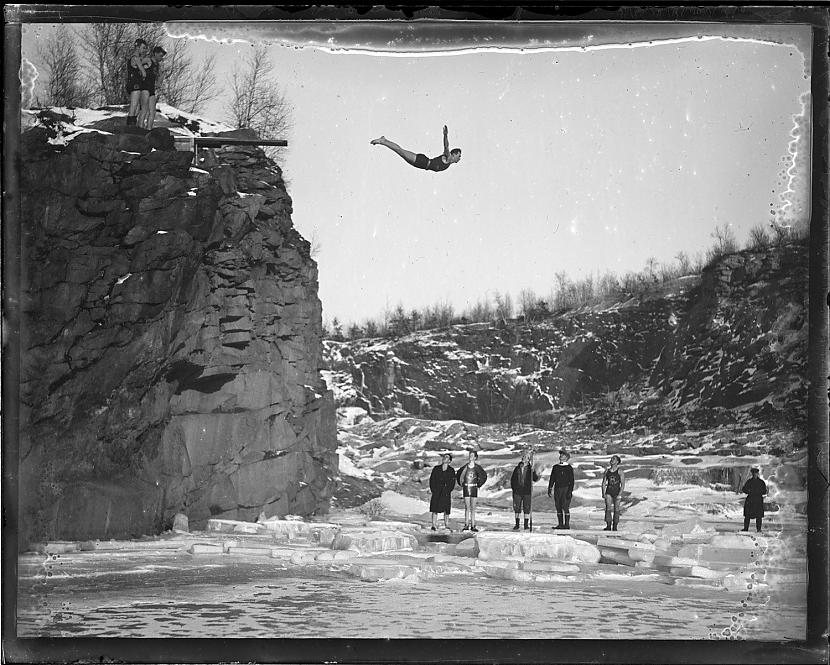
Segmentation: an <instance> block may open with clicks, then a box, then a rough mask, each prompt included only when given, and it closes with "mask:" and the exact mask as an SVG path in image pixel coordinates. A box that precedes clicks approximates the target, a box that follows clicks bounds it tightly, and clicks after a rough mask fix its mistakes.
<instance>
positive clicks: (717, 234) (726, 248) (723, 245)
mask: <svg viewBox="0 0 830 665" xmlns="http://www.w3.org/2000/svg"><path fill="white" fill-rule="evenodd" d="M709 235H710V236H711V237H712V239H713V240H714V241H715V245H714V247H712V250H710V251H712V252H713V253H714V256H715V258H719V257H721V256H724V255H725V254H731V253H732V252H736V251H738V243H737V241H736V240H735V233H734V232H733V231H732V227H731V226H729V225H728V224H723V225H721V224H718V225H717V226H716V227H715V229H714V231H712V233H710V234H709Z"/></svg>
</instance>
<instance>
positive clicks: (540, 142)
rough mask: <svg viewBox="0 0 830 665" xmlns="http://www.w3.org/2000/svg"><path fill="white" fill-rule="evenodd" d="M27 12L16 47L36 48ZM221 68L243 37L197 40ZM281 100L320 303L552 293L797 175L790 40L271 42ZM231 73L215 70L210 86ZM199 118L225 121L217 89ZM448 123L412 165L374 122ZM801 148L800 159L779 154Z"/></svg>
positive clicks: (691, 245)
mask: <svg viewBox="0 0 830 665" xmlns="http://www.w3.org/2000/svg"><path fill="white" fill-rule="evenodd" d="M47 29H48V28H43V27H41V28H37V29H36V28H32V27H27V28H26V30H25V31H24V47H23V52H24V57H25V56H28V57H29V58H30V59H32V60H33V61H35V62H36V56H35V54H34V51H33V48H32V44H33V43H34V39H33V37H35V36H36V35H37V34H43V32H44V30H47ZM192 44H193V53H194V55H195V56H196V57H204V56H205V55H206V54H208V53H216V54H217V55H218V56H219V57H218V65H219V67H218V69H219V77H220V81H223V82H224V81H225V77H226V76H227V73H228V72H229V71H230V69H231V67H232V66H233V63H234V62H235V61H237V60H238V59H239V57H240V56H241V55H244V54H245V53H246V52H247V51H248V50H249V49H250V47H249V46H247V45H245V44H240V43H236V44H217V43H212V42H205V41H197V40H194V41H193V42H192ZM270 50H271V54H272V58H273V61H274V64H275V70H276V73H277V75H278V77H279V82H280V84H281V85H282V86H283V87H284V90H285V94H286V96H287V97H288V99H289V100H290V102H291V103H292V105H293V106H294V127H293V131H292V132H291V134H290V136H288V137H287V138H288V139H289V142H290V147H289V149H288V151H287V153H286V156H285V175H286V177H287V179H288V180H289V192H290V194H291V196H292V198H293V201H294V215H293V219H294V223H295V225H296V226H297V228H298V229H299V230H300V231H301V232H302V233H303V234H304V235H305V236H306V237H307V238H310V237H311V236H312V234H315V235H316V237H317V238H318V239H319V241H320V243H321V245H322V249H321V251H320V253H319V255H318V256H317V260H318V263H319V267H320V298H321V300H322V302H323V309H324V318H325V319H327V320H331V319H332V318H333V317H335V316H336V317H338V318H339V319H340V320H342V321H358V322H359V321H362V320H363V319H365V318H366V317H374V316H377V315H379V314H380V313H381V312H382V310H383V309H384V307H386V306H387V305H388V306H390V307H394V306H395V305H396V304H398V303H399V302H400V303H402V304H403V305H404V307H406V308H407V309H411V308H413V307H417V308H420V307H423V306H425V305H430V304H433V303H435V302H438V301H440V300H446V301H448V302H450V303H452V304H453V305H455V307H456V308H457V309H461V308H464V307H465V306H466V305H467V304H470V303H472V302H475V301H476V300H478V299H479V298H481V297H483V296H485V295H490V296H492V294H493V292H494V291H496V290H498V291H502V292H504V291H508V292H511V293H512V294H513V295H514V296H515V295H516V294H518V292H519V291H520V290H522V289H533V290H535V291H536V292H537V294H539V295H540V296H546V295H548V294H549V293H550V292H551V289H552V286H553V283H554V277H553V276H554V274H555V273H556V272H559V271H565V272H566V273H568V274H569V275H570V276H571V277H573V278H579V277H582V276H585V275H587V274H590V273H594V274H596V273H598V272H599V273H603V272H605V271H606V270H611V271H614V272H617V273H618V274H619V273H623V272H625V271H628V270H640V269H642V268H643V267H644V265H645V263H646V260H647V259H648V258H649V257H652V256H653V257H655V258H656V259H657V260H658V261H660V262H668V261H671V260H673V258H674V256H675V255H676V254H677V253H678V252H679V251H681V250H683V251H686V252H687V253H690V254H692V255H694V254H695V253H696V252H698V251H704V250H705V249H706V248H707V247H709V246H710V245H711V243H712V239H711V237H710V233H711V232H712V230H713V228H714V227H715V226H716V225H718V224H721V225H725V224H729V225H731V227H732V228H733V230H734V232H735V235H736V236H737V238H738V240H739V241H740V242H741V243H743V242H744V241H745V239H746V237H747V234H748V231H749V229H750V228H751V227H753V226H755V225H757V224H768V223H769V222H770V221H771V220H772V218H773V215H771V212H773V213H774V212H776V211H780V210H781V209H782V207H785V206H786V199H787V198H792V196H791V195H785V200H784V201H782V198H781V197H782V194H784V193H785V192H786V191H787V189H788V188H790V189H793V188H795V189H799V188H800V193H801V194H802V196H801V197H800V198H799V199H798V201H796V203H795V204H794V205H791V206H789V208H788V210H787V212H788V219H789V221H792V217H793V215H797V216H801V217H804V216H806V214H808V212H809V211H805V210H803V207H804V203H803V201H804V200H806V198H805V194H806V195H807V196H808V195H809V192H808V191H806V192H805V188H804V183H805V182H806V180H805V178H806V176H807V171H806V168H804V167H803V164H804V163H806V162H805V161H804V160H803V158H804V156H805V155H804V148H803V147H802V144H803V143H807V141H806V136H802V139H801V141H795V140H794V137H793V136H792V134H791V133H792V131H793V128H794V118H795V116H798V115H799V114H801V113H802V112H803V110H804V107H803V101H804V98H803V97H802V98H800V96H801V95H802V94H803V93H806V92H808V91H809V84H810V81H809V76H806V77H805V72H804V67H805V63H804V60H803V56H802V53H800V52H799V51H798V50H797V49H796V48H793V47H791V46H787V45H780V44H767V43H760V42H757V41H736V40H720V39H718V40H689V41H679V42H670V43H666V44H655V45H652V46H648V47H641V48H629V47H627V46H625V45H623V46H620V47H619V48H603V49H599V50H587V51H572V50H570V51H558V52H557V51H544V52H525V53H520V52H515V51H514V52H510V53H507V52H487V53H469V54H461V55H442V56H431V57H430V56H423V55H421V56H418V57H415V56H413V57H400V56H398V57H388V56H379V55H363V54H353V53H328V52H325V51H322V50H319V49H313V48H300V49H297V48H288V47H285V46H279V45H275V46H273V47H271V49H270ZM224 87H226V86H224ZM204 114H205V115H207V116H208V117H211V118H214V119H218V120H221V119H224V118H225V116H226V114H225V113H224V110H223V104H222V103H221V102H216V103H213V104H211V105H210V106H209V107H208V108H207V109H206V110H205V113H204ZM444 124H446V125H448V126H449V135H450V143H451V146H452V147H460V148H461V149H462V151H463V156H462V160H461V162H460V163H458V164H456V165H454V166H452V167H450V168H449V169H448V170H447V171H445V172H443V173H431V172H425V171H420V170H416V169H414V168H413V167H411V166H409V165H407V164H406V163H405V162H404V161H403V160H401V159H400V158H399V157H397V156H396V155H394V154H393V153H392V152H391V151H389V150H387V149H386V148H383V147H379V146H371V145H370V144H369V141H370V140H371V139H373V138H375V137H378V136H380V135H385V136H386V137H387V138H389V139H391V140H393V141H396V142H398V143H400V144H401V145H402V146H403V147H405V148H408V149H411V150H413V151H415V152H423V153H426V154H427V155H428V156H430V157H432V156H435V155H438V154H439V153H440V152H441V150H442V138H441V128H442V125H444ZM794 152H798V153H799V154H798V155H797V157H798V159H797V160H796V164H795V166H792V159H793V153H794Z"/></svg>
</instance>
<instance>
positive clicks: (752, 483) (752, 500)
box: [742, 468, 767, 531]
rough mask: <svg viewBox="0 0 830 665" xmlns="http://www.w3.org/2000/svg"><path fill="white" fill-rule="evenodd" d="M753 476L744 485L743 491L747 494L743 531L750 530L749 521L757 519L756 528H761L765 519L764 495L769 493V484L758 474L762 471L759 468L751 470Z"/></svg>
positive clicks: (757, 529) (758, 529)
mask: <svg viewBox="0 0 830 665" xmlns="http://www.w3.org/2000/svg"><path fill="white" fill-rule="evenodd" d="M751 473H752V478H750V479H749V480H747V481H746V482H745V483H744V486H743V490H742V491H743V493H744V494H746V501H744V528H743V529H742V531H749V521H750V520H751V519H754V520H755V530H756V531H760V530H761V522H763V521H764V495H765V494H766V493H767V484H766V483H765V482H764V481H763V480H761V478H760V477H759V476H758V474H759V473H760V471H759V470H758V469H757V468H753V469H752V470H751Z"/></svg>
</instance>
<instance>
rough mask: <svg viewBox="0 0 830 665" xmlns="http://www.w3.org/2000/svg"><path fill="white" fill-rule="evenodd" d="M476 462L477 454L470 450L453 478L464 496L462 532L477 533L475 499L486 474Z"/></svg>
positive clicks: (485, 478)
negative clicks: (465, 460)
mask: <svg viewBox="0 0 830 665" xmlns="http://www.w3.org/2000/svg"><path fill="white" fill-rule="evenodd" d="M477 460H478V453H477V452H476V451H475V450H471V451H470V454H469V456H468V458H467V463H466V464H465V465H464V466H462V467H461V468H460V469H459V470H458V473H457V474H456V476H455V479H456V480H457V481H458V484H459V485H461V490H462V494H463V495H464V529H463V531H468V530H469V531H478V529H477V528H476V499H477V498H478V488H479V487H481V486H482V485H483V484H484V483H485V482H486V480H487V472H486V471H485V470H484V468H483V467H481V466H479V464H478V462H477Z"/></svg>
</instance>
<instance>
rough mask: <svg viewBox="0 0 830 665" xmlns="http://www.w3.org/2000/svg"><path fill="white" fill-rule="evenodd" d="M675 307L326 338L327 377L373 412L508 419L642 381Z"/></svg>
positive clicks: (341, 395) (652, 305) (342, 400)
mask: <svg viewBox="0 0 830 665" xmlns="http://www.w3.org/2000/svg"><path fill="white" fill-rule="evenodd" d="M672 308H673V305H672V302H671V301H669V300H662V301H654V302H649V303H642V304H641V305H640V306H639V307H637V308H631V309H627V310H618V311H607V312H582V313H578V314H571V315H568V316H563V317H558V318H557V319H554V320H551V321H543V322H538V323H534V324H532V325H523V326H520V327H515V328H507V329H501V330H500V329H496V328H494V327H491V326H488V325H479V324H475V325H468V326H454V327H453V328H451V329H449V330H444V331H426V332H421V333H416V334H412V335H409V336H407V337H404V338H401V339H398V340H389V341H388V342H378V341H376V340H375V341H372V340H369V341H363V340H359V341H355V342H349V343H337V342H326V343H325V348H326V358H327V361H328V365H329V368H330V370H331V373H330V374H329V378H330V380H331V382H332V383H334V384H336V388H335V390H336V393H337V394H338V403H339V404H340V405H348V406H360V407H363V408H365V409H367V410H368V411H370V412H371V413H376V414H385V413H396V412H405V413H409V414H412V415H417V416H421V417H425V418H457V419H460V420H465V421H468V422H474V423H485V422H506V421H510V420H512V419H514V418H517V417H519V416H522V415H524V414H528V413H531V412H540V411H549V410H551V409H554V408H558V407H561V406H568V405H574V404H579V403H581V402H582V400H583V399H585V398H592V397H596V396H598V395H600V394H602V393H604V392H607V391H609V390H617V389H618V388H619V387H620V386H622V385H623V384H625V383H626V382H627V381H631V380H634V379H636V377H638V376H639V375H641V374H642V373H643V371H644V370H645V369H647V368H648V367H650V364H651V362H652V360H653V357H654V355H655V350H654V349H655V348H657V349H659V348H660V347H662V346H663V344H664V343H665V339H666V335H667V334H668V330H669V324H668V320H669V318H670V316H671V313H672V311H673V310H672ZM396 409H397V411H396Z"/></svg>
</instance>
